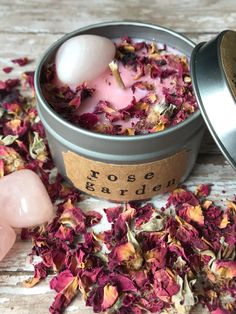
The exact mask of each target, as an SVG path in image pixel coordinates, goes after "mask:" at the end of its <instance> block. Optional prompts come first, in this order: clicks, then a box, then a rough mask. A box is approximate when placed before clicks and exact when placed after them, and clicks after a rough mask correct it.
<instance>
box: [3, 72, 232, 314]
mask: <svg viewBox="0 0 236 314" xmlns="http://www.w3.org/2000/svg"><path fill="white" fill-rule="evenodd" d="M32 82H33V72H28V73H24V75H23V80H22V81H21V82H20V80H18V79H16V80H10V79H9V80H7V81H1V82H0V176H4V175H6V174H8V173H11V172H13V171H16V170H18V169H22V168H28V169H32V170H34V171H35V172H37V173H38V174H39V175H40V177H41V179H42V180H43V182H44V184H45V186H46V188H47V190H48V193H49V195H50V197H51V199H52V201H53V202H54V204H55V206H56V207H57V213H56V216H55V218H54V220H53V221H52V222H51V223H50V224H48V225H42V226H39V227H37V228H34V229H23V230H22V238H23V239H32V241H33V248H32V252H31V253H30V255H31V257H32V258H33V257H35V256H39V257H40V258H41V261H40V262H39V263H37V264H36V265H34V268H35V272H34V277H33V278H30V279H28V280H27V281H25V282H24V285H25V286H26V287H33V286H34V285H36V284H37V283H39V282H40V281H41V280H43V279H44V278H45V277H46V276H47V275H52V279H51V281H50V287H51V289H53V290H55V292H56V296H55V300H54V302H53V304H52V305H51V307H50V312H51V313H53V314H59V313H62V312H63V310H64V309H65V308H66V307H67V306H68V305H69V304H70V302H71V301H72V300H73V299H74V298H75V297H76V296H77V295H78V294H82V295H83V297H84V299H85V302H86V305H87V306H90V307H92V308H93V311H94V312H95V313H99V312H106V313H117V314H118V313H120V314H126V313H136V314H141V313H148V312H152V313H161V312H164V311H166V312H167V313H170V312H171V311H172V310H173V311H175V313H190V312H191V310H192V309H193V308H194V307H195V306H196V305H202V306H203V307H206V308H208V310H209V312H210V313H211V314H219V313H221V314H222V313H224V314H228V313H235V311H236V304H235V298H236V281H235V280H236V261H235V239H236V234H235V226H236V200H234V201H228V203H227V206H226V208H225V210H223V209H221V208H219V207H217V206H216V205H214V203H213V202H212V201H211V200H210V199H209V192H210V188H209V186H207V185H200V186H199V187H197V189H196V191H195V192H194V193H193V192H190V191H188V190H187V189H185V188H179V189H176V190H174V191H173V192H172V193H171V194H170V195H169V197H168V200H167V203H166V205H165V207H163V208H161V209H158V208H155V207H154V206H153V204H151V203H147V204H144V203H135V202H132V203H129V204H123V205H116V206H114V207H111V208H106V209H104V213H105V216H106V217H107V221H108V222H107V223H109V224H110V229H109V230H106V231H104V232H100V233H95V231H94V229H93V226H94V225H96V224H99V223H100V221H101V219H102V214H101V212H98V211H95V210H94V209H92V210H91V211H89V212H83V210H82V209H81V208H80V200H81V198H82V197H83V196H81V195H80V193H79V192H78V191H77V190H75V189H74V188H73V187H71V186H69V185H68V184H66V183H65V182H64V181H63V180H62V178H61V176H60V175H59V174H57V172H56V170H55V168H54V165H53V162H52V160H51V157H50V152H49V150H48V146H47V142H46V140H45V133H44V129H43V126H42V124H41V122H40V120H39V118H38V116H37V112H36V109H35V107H34V104H35V99H34V94H33V95H32V96H31V97H24V96H23V95H22V94H23V92H22V91H23V89H24V88H25V86H26V85H27V86H30V87H31V88H32V92H33V85H32ZM20 84H21V85H20ZM167 210H168V211H167ZM167 212H172V213H173V214H167Z"/></svg>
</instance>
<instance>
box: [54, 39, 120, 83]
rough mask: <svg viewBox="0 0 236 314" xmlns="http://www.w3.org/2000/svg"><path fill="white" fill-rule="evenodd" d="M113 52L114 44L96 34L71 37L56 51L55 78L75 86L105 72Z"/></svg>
mask: <svg viewBox="0 0 236 314" xmlns="http://www.w3.org/2000/svg"><path fill="white" fill-rule="evenodd" d="M115 53H116V49H115V45H114V43H113V42H112V41H111V40H110V39H108V38H105V37H101V36H96V35H79V36H75V37H72V38H70V39H68V40H67V41H66V42H64V43H63V44H62V45H61V46H60V48H59V49H58V51H57V54H56V59H55V63H56V73H57V78H58V80H59V82H60V83H62V84H65V85H68V86H70V87H72V88H73V87H74V88H75V87H76V86H77V85H79V84H81V83H83V82H85V81H90V80H92V79H95V78H97V77H98V76H99V75H100V74H102V73H103V72H105V70H106V69H107V68H108V66H109V63H110V62H111V61H112V60H113V59H114V56H115Z"/></svg>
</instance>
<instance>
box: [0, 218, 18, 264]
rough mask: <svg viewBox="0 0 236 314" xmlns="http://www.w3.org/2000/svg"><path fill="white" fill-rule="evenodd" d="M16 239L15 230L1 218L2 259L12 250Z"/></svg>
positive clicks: (0, 243)
mask: <svg viewBox="0 0 236 314" xmlns="http://www.w3.org/2000/svg"><path fill="white" fill-rule="evenodd" d="M15 240H16V234H15V231H14V230H13V229H12V228H11V227H10V226H9V225H8V223H7V222H6V221H5V220H3V219H0V261H1V260H2V259H3V258H4V257H5V255H6V254H7V253H8V251H10V249H11V248H12V246H13V244H14V242H15Z"/></svg>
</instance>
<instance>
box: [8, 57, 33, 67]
mask: <svg viewBox="0 0 236 314" xmlns="http://www.w3.org/2000/svg"><path fill="white" fill-rule="evenodd" d="M11 62H12V63H15V64H18V65H19V66H20V67H22V66H24V65H26V64H28V63H29V59H28V58H27V57H24V58H18V59H13V60H11Z"/></svg>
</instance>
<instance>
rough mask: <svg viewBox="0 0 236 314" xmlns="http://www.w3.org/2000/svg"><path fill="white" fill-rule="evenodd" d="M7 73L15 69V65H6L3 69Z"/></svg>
mask: <svg viewBox="0 0 236 314" xmlns="http://www.w3.org/2000/svg"><path fill="white" fill-rule="evenodd" d="M2 70H3V72H5V73H10V72H11V71H12V70H13V67H5V68H3V69H2Z"/></svg>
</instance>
